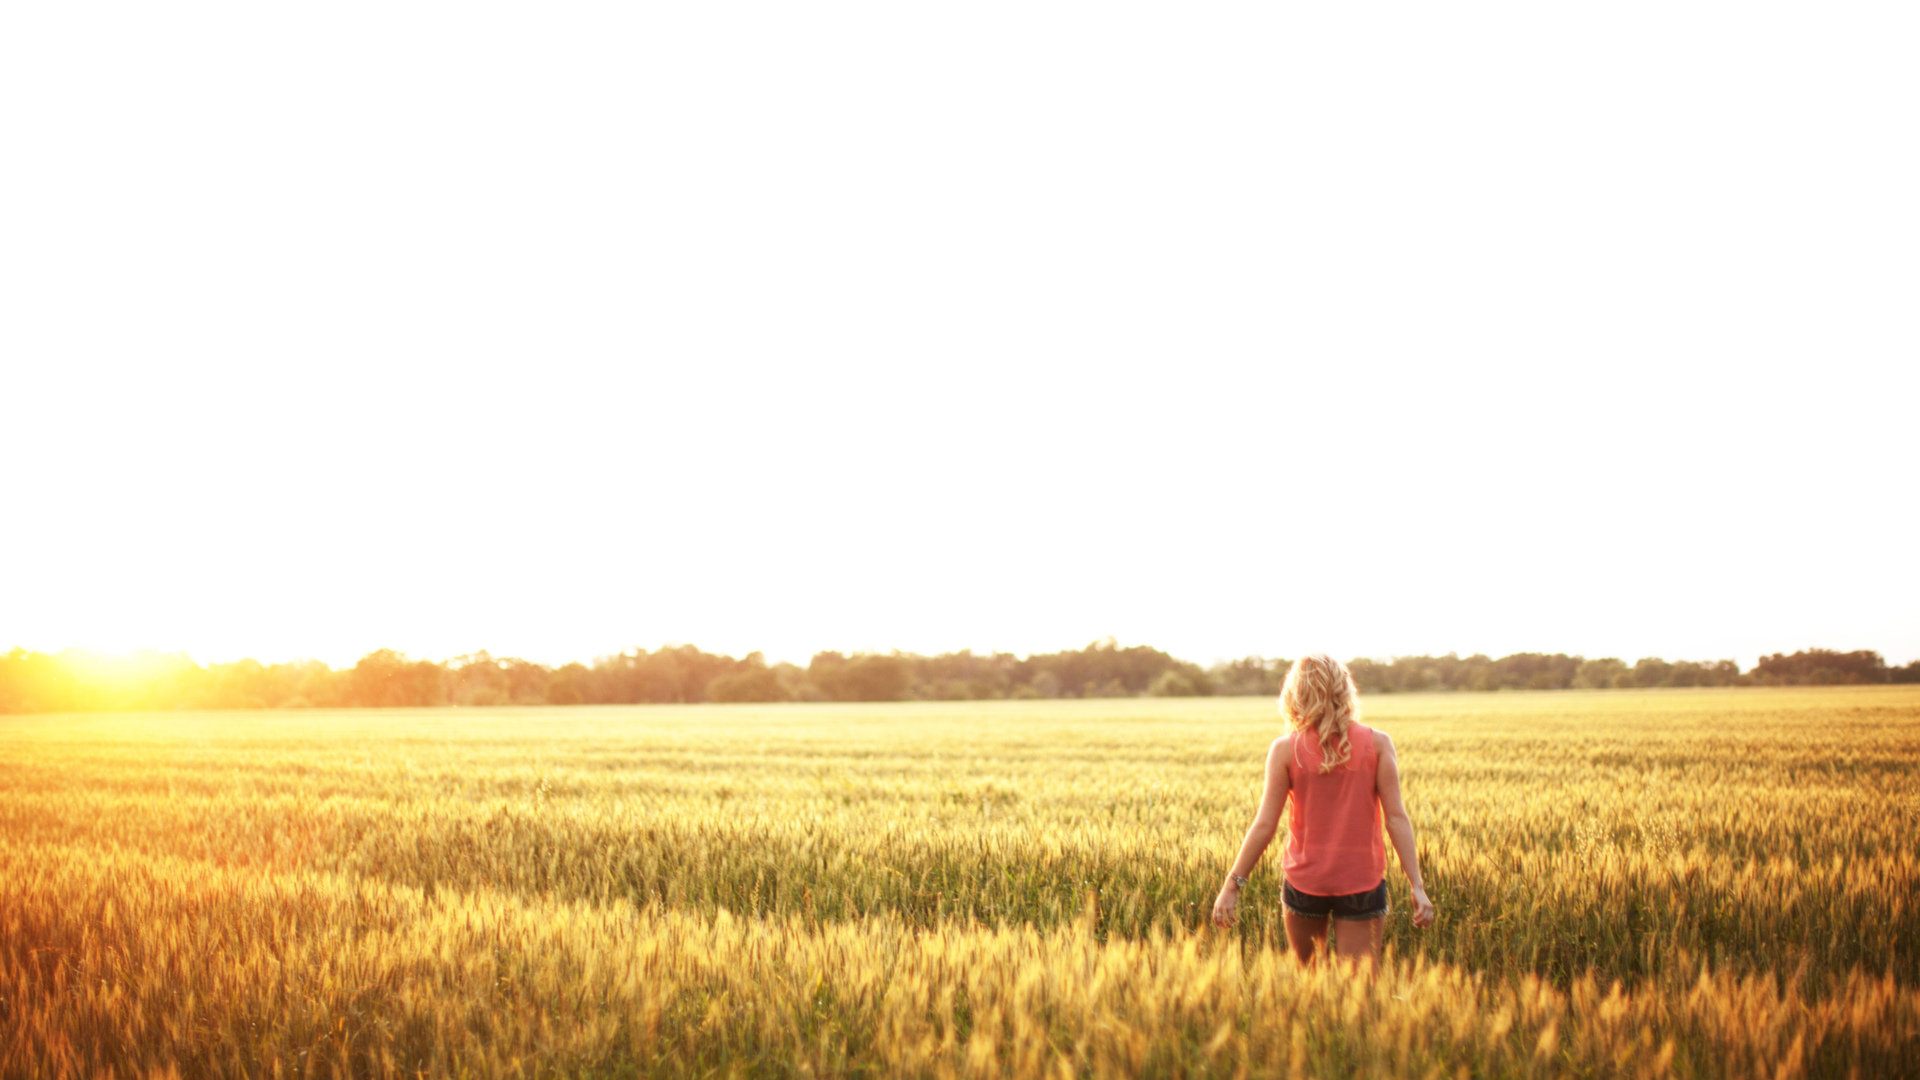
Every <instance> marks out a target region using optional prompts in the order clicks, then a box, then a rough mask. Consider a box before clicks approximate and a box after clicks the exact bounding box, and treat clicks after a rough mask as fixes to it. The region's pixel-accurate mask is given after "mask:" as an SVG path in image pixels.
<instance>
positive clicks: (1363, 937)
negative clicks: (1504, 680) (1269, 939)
mask: <svg viewBox="0 0 1920 1080" xmlns="http://www.w3.org/2000/svg"><path fill="white" fill-rule="evenodd" d="M1280 712H1281V713H1282V714H1284V715H1285V716H1286V718H1287V729H1288V730H1287V733H1286V734H1285V735H1282V736H1280V737H1279V738H1278V739H1275V740H1274V741H1273V746H1272V747H1271V748H1269V749H1268V750H1267V787H1266V791H1265V792H1264V793H1263V794H1262V795H1261V796H1260V809H1259V812H1258V813H1256V814H1255V815H1254V818H1253V824H1252V826H1250V827H1249V828H1248V829H1247V837H1246V839H1245V840H1243V841H1241V842H1240V857H1239V858H1238V859H1235V860H1234V861H1233V869H1231V870H1229V871H1227V880H1226V883H1225V884H1224V885H1222V886H1221V887H1220V896H1219V898H1218V899H1216V900H1215V901H1214V902H1213V922H1214V925H1216V926H1223V927H1224V926H1228V925H1231V924H1232V922H1233V920H1234V916H1235V914H1236V913H1237V911H1238V909H1239V906H1240V890H1241V889H1242V888H1245V887H1246V884H1247V875H1249V874H1251V873H1253V868H1254V866H1255V865H1256V864H1258V863H1259V862H1260V856H1261V855H1262V854H1263V853H1265V851H1266V850H1267V844H1268V843H1270V842H1271V841H1272V840H1273V834H1274V832H1275V831H1276V830H1277V829H1278V828H1279V825H1280V811H1281V810H1283V809H1286V808H1287V807H1288V806H1289V805H1290V806H1291V807H1292V809H1293V813H1292V815H1291V817H1290V819H1289V822H1288V835H1287V848H1286V856H1285V869H1286V884H1285V885H1284V886H1283V889H1282V900H1283V903H1284V906H1285V908H1286V913H1285V918H1286V923H1287V943H1288V944H1289V945H1291V946H1292V948H1293V952H1294V955H1296V956H1298V957H1299V958H1300V959H1301V960H1304V961H1306V962H1308V963H1311V962H1312V961H1313V958H1314V957H1315V956H1316V955H1317V954H1319V953H1320V952H1321V951H1323V950H1324V949H1325V948H1326V946H1327V931H1328V924H1329V922H1332V923H1338V924H1339V926H1338V928H1337V929H1335V930H1334V931H1333V944H1334V949H1335V951H1336V952H1337V953H1338V954H1339V955H1340V956H1342V957H1345V958H1349V959H1355V960H1359V959H1366V960H1369V961H1371V960H1375V959H1377V958H1378V957H1379V955H1380V941H1381V927H1382V926H1383V925H1385V919H1386V915H1387V880H1386V871H1387V853H1386V847H1385V845H1384V844H1383V843H1381V838H1380V826H1381V822H1382V820H1383V818H1384V820H1385V822H1386V831H1387V833H1388V834H1389V835H1390V836H1392V837H1393V848H1394V850H1395V851H1396V852H1398V853H1399V855H1400V867H1401V869H1403V870H1405V871H1406V873H1407V883H1408V884H1410V885H1411V886H1413V903H1414V911H1413V925H1415V926H1419V927H1426V926H1431V925H1433V902H1432V901H1431V900H1428V899H1427V890H1426V886H1425V884H1424V883H1423V882H1422V881H1421V880H1420V856H1419V854H1418V853H1417V852H1416V851H1415V850H1414V846H1413V821H1412V819H1410V818H1408V817H1407V808H1406V807H1405V806H1404V805H1402V803H1401V802H1400V767H1399V762H1398V761H1397V760H1396V758H1395V756H1394V752H1393V740H1392V739H1389V738H1387V734H1386V732H1384V731H1375V730H1373V729H1372V728H1369V727H1366V726H1364V725H1363V724H1361V723H1360V702H1359V695H1358V693H1356V692H1355V690H1354V686H1353V675H1352V674H1351V673H1349V672H1348V671H1347V665H1345V664H1343V663H1341V662H1340V661H1338V660H1335V659H1334V658H1333V657H1331V656H1328V655H1327V654H1325V653H1314V654H1312V655H1310V656H1303V657H1301V658H1300V659H1299V661H1298V662H1297V663H1295V664H1294V665H1293V670H1292V671H1289V672H1288V673H1287V681H1286V685H1285V686H1284V687H1282V688H1281V691H1280Z"/></svg>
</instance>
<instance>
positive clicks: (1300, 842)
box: [1284, 724, 1387, 896]
mask: <svg viewBox="0 0 1920 1080" xmlns="http://www.w3.org/2000/svg"><path fill="white" fill-rule="evenodd" d="M1347 739H1348V740H1349V742H1350V743H1351V744H1352V751H1351V753H1350V754H1349V756H1348V758H1347V761H1346V763H1345V764H1343V765H1337V766H1335V767H1334V770H1333V771H1332V772H1329V773H1323V772H1321V771H1320V762H1321V760H1322V758H1323V756H1324V755H1322V754H1321V752H1320V736H1319V734H1318V733H1317V732H1314V731H1312V730H1307V731H1296V732H1294V735H1293V760H1292V761H1290V762H1288V764H1287V779H1288V781H1289V784H1288V791H1287V804H1288V805H1289V806H1290V807H1292V809H1293V814H1292V815H1291V821H1290V823H1289V825H1288V830H1287V831H1288V835H1287V854H1286V861H1285V864H1284V865H1285V869H1286V875H1287V884H1289V885H1291V886H1293V887H1294V888H1295V889H1296V890H1298V891H1300V892H1303V893H1306V894H1307V895H1309V896H1352V895H1353V894H1354V893H1363V892H1367V891H1369V890H1370V889H1372V888H1373V887H1374V886H1376V885H1378V884H1380V882H1382V881H1384V880H1385V879H1386V876H1387V846H1386V842H1385V841H1384V840H1382V838H1381V835H1380V823H1381V817H1380V792H1379V791H1377V790H1376V789H1375V788H1374V775H1375V770H1376V769H1377V768H1378V767H1379V763H1380V762H1379V758H1380V755H1379V754H1378V753H1377V752H1376V751H1375V750H1374V748H1373V729H1372V728H1370V727H1365V726H1363V725H1361V724H1353V725H1351V726H1349V727H1348V728H1347Z"/></svg>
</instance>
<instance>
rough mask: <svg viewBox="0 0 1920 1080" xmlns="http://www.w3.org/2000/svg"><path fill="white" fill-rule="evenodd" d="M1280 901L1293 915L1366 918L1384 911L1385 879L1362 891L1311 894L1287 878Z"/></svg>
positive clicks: (1346, 919) (1343, 919)
mask: <svg viewBox="0 0 1920 1080" xmlns="http://www.w3.org/2000/svg"><path fill="white" fill-rule="evenodd" d="M1280 902H1281V903H1282V904H1284V905H1286V908H1287V910H1288V911H1291V912H1293V913H1294V914H1295V915H1303V916H1305V917H1307V918H1309V919H1325V918H1329V917H1331V918H1334V919H1338V920H1340V921H1341V922H1366V921H1367V920H1368V919H1384V918H1386V915H1387V879H1386V878H1381V879H1380V884H1378V885H1375V886H1374V887H1373V888H1371V889H1368V890H1367V891H1366V892H1357V893H1354V894H1353V895H1351V896H1313V895H1310V894H1308V893H1303V892H1301V891H1300V890H1298V889H1296V888H1294V887H1293V882H1291V881H1289V882H1287V883H1286V884H1285V885H1283V886H1281V889H1280Z"/></svg>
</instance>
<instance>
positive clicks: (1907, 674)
mask: <svg viewBox="0 0 1920 1080" xmlns="http://www.w3.org/2000/svg"><path fill="white" fill-rule="evenodd" d="M1887 681H1888V682H1896V683H1920V660H1911V661H1908V662H1907V663H1906V664H1903V665H1901V666H1900V667H1897V668H1888V669H1887Z"/></svg>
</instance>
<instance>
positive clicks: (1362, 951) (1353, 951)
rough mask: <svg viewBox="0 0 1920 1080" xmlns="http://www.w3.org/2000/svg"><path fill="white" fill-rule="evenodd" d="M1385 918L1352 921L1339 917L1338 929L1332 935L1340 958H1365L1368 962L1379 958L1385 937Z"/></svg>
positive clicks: (1334, 946)
mask: <svg viewBox="0 0 1920 1080" xmlns="http://www.w3.org/2000/svg"><path fill="white" fill-rule="evenodd" d="M1386 927H1387V920H1385V919H1363V920H1360V921H1357V922H1356V921H1354V920H1351V919H1341V920H1340V929H1339V931H1338V932H1336V933H1335V934H1334V935H1333V948H1334V952H1335V953H1337V954H1338V955H1339V957H1340V959H1342V960H1348V961H1354V960H1365V961H1367V962H1368V963H1369V964H1371V963H1373V962H1374V961H1376V960H1378V959H1380V946H1381V944H1382V942H1383V941H1384V940H1385V938H1386Z"/></svg>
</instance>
